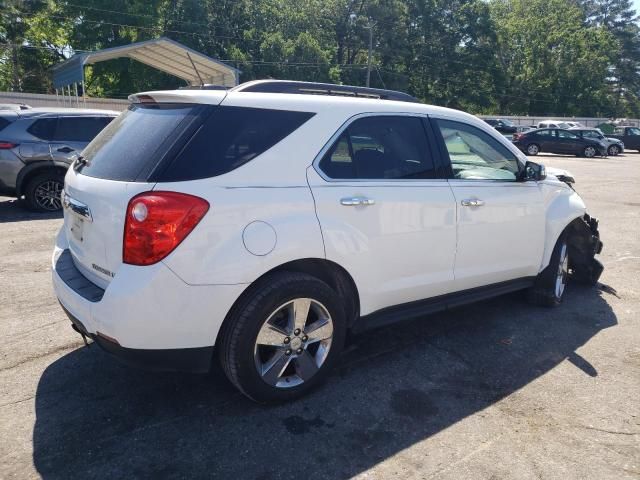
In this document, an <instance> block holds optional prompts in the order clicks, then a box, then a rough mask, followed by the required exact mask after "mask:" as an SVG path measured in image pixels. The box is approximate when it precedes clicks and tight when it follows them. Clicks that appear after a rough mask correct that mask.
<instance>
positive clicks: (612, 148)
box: [607, 145, 620, 157]
mask: <svg viewBox="0 0 640 480" xmlns="http://www.w3.org/2000/svg"><path fill="white" fill-rule="evenodd" d="M607 153H608V154H609V155H611V156H612V157H615V156H616V155H619V154H620V147H619V146H618V145H610V146H609V149H608V150H607Z"/></svg>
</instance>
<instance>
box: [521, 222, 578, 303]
mask: <svg viewBox="0 0 640 480" xmlns="http://www.w3.org/2000/svg"><path fill="white" fill-rule="evenodd" d="M568 279H569V246H568V244H567V235H566V234H565V233H563V234H562V235H560V238H559V239H558V241H557V242H556V245H555V247H554V248H553V252H552V253H551V259H550V260H549V265H547V268H545V269H544V270H543V271H542V272H540V273H539V274H538V276H537V277H536V280H535V283H534V285H533V287H531V288H530V289H529V290H528V292H527V296H528V299H529V301H530V302H531V303H533V304H535V305H541V306H544V307H555V306H557V305H560V303H561V302H562V297H563V295H564V291H565V287H566V286H567V280H568Z"/></svg>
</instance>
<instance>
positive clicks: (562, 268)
mask: <svg viewBox="0 0 640 480" xmlns="http://www.w3.org/2000/svg"><path fill="white" fill-rule="evenodd" d="M568 276H569V255H568V253H567V244H566V243H565V244H563V245H562V249H561V250H560V262H559V264H558V271H557V273H556V285H555V294H556V298H558V299H560V298H561V297H562V294H563V293H564V287H565V286H566V285H567V277H568Z"/></svg>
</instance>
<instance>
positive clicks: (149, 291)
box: [52, 230, 246, 349]
mask: <svg viewBox="0 0 640 480" xmlns="http://www.w3.org/2000/svg"><path fill="white" fill-rule="evenodd" d="M67 248H69V245H68V243H66V236H65V235H64V231H62V230H61V232H60V233H59V234H58V237H57V239H56V246H55V248H54V252H53V257H52V276H53V287H54V290H55V293H56V295H57V297H58V300H60V302H61V303H62V305H63V306H64V307H65V308H66V309H67V310H69V312H71V314H72V315H74V316H75V317H76V318H78V319H79V320H80V321H81V322H82V324H83V325H84V326H85V327H86V328H87V330H88V331H89V332H90V333H94V334H95V333H96V332H100V333H102V334H105V335H107V336H109V337H112V338H115V339H117V340H118V342H119V343H120V345H122V346H123V347H126V348H137V349H171V348H194V347H207V346H211V345H213V344H214V343H215V339H216V337H217V335H218V330H219V328H220V325H222V321H223V320H224V317H225V316H226V314H227V312H228V311H229V309H230V308H231V305H232V304H233V302H234V301H235V299H236V298H238V296H239V295H240V294H241V293H242V291H243V290H244V289H245V288H246V285H243V284H238V285H207V286H192V285H187V284H186V283H185V282H184V281H182V280H181V279H180V278H178V277H177V276H176V275H175V274H174V273H172V272H171V270H169V269H168V268H167V267H166V266H165V265H164V264H163V263H162V262H160V263H156V264H155V265H150V266H148V267H136V266H132V265H126V264H124V265H122V266H121V267H120V269H119V271H118V273H117V274H116V276H115V277H114V278H113V280H112V281H111V283H110V284H109V285H108V286H107V288H106V290H105V293H104V297H103V298H102V300H101V301H99V302H95V303H93V302H89V301H88V300H86V299H84V298H83V297H81V296H80V295H78V294H77V293H76V292H74V291H73V290H72V289H70V288H69V287H68V286H67V285H66V284H65V283H64V282H63V281H62V280H61V279H60V277H59V276H58V274H57V273H56V270H55V262H56V260H57V258H58V256H59V255H60V253H62V251H63V250H65V249H67Z"/></svg>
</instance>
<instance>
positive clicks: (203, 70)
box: [53, 37, 240, 88]
mask: <svg viewBox="0 0 640 480" xmlns="http://www.w3.org/2000/svg"><path fill="white" fill-rule="evenodd" d="M121 57H129V58H133V59H134V60H137V61H139V62H141V63H144V64H146V65H149V66H151V67H154V68H156V69H158V70H161V71H163V72H166V73H168V74H170V75H173V76H175V77H178V78H181V79H183V80H185V81H186V82H187V83H188V84H189V85H201V84H203V83H204V84H214V85H222V86H226V87H233V86H235V85H237V84H238V76H239V73H240V71H239V70H238V69H237V68H233V67H231V66H229V65H227V64H225V63H223V62H220V61H218V60H214V59H213V58H211V57H208V56H206V55H204V54H202V53H200V52H196V51H195V50H193V49H191V48H189V47H187V46H185V45H182V44H181V43H178V42H176V41H174V40H171V39H169V38H165V37H161V38H158V39H155V40H146V41H144V42H137V43H132V44H129V45H123V46H121V47H113V48H107V49H104V50H98V51H96V52H85V53H78V54H76V55H74V56H72V57H71V58H69V59H68V60H66V61H64V62H62V63H59V64H58V65H56V66H54V67H53V86H54V87H55V88H62V87H66V86H67V85H71V84H73V83H82V81H83V80H84V66H85V65H90V64H93V63H98V62H104V61H106V60H113V59H115V58H121Z"/></svg>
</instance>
